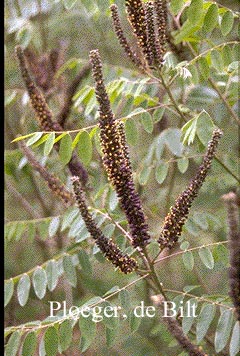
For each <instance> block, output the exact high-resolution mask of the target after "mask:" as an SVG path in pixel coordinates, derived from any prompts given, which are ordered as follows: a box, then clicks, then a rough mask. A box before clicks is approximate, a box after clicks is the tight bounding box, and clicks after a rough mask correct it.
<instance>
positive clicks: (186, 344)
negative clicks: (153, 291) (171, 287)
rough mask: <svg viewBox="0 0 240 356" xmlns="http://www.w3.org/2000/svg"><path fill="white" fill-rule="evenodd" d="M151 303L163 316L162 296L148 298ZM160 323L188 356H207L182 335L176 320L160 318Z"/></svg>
mask: <svg viewBox="0 0 240 356" xmlns="http://www.w3.org/2000/svg"><path fill="white" fill-rule="evenodd" d="M150 298H151V300H152V301H153V303H154V304H155V305H156V306H157V307H158V309H159V310H160V313H161V314H162V315H163V312H164V310H163V301H164V298H163V297H162V295H153V296H151V297H150ZM162 321H163V322H164V324H166V326H167V328H168V330H169V332H170V333H171V334H172V335H173V336H174V338H175V339H176V340H177V341H178V343H179V345H180V346H181V347H182V348H183V349H184V350H186V351H187V352H188V354H189V356H208V354H206V353H205V352H204V351H202V350H201V346H200V347H199V346H196V345H194V344H193V343H192V342H191V340H190V339H189V338H188V337H187V336H186V335H185V334H184V332H183V329H182V328H181V326H180V325H179V323H178V320H177V319H175V318H173V317H167V318H165V317H162Z"/></svg>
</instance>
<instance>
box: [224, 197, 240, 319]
mask: <svg viewBox="0 0 240 356" xmlns="http://www.w3.org/2000/svg"><path fill="white" fill-rule="evenodd" d="M222 198H223V200H224V201H225V203H226V205H227V211H228V228H229V232H228V240H229V251H230V268H229V286H230V292H229V295H230V297H231V298H232V301H233V305H234V307H235V311H236V316H237V320H239V321H240V226H239V208H238V205H237V200H238V198H237V195H236V193H234V192H230V193H228V194H225V195H223V197H222Z"/></svg>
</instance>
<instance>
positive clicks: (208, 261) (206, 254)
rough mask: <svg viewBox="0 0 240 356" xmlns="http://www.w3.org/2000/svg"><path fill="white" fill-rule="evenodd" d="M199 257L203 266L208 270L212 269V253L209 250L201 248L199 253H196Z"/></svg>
mask: <svg viewBox="0 0 240 356" xmlns="http://www.w3.org/2000/svg"><path fill="white" fill-rule="evenodd" d="M198 254H199V257H200V258H201V260H202V262H203V264H204V265H205V266H206V267H207V268H209V269H213V267H214V258H213V255H212V252H211V251H210V249H209V248H208V247H202V248H201V249H200V250H199V251H198Z"/></svg>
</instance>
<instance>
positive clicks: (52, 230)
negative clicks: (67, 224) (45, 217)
mask: <svg viewBox="0 0 240 356" xmlns="http://www.w3.org/2000/svg"><path fill="white" fill-rule="evenodd" d="M59 225H60V217H59V216H55V217H54V218H53V219H52V220H51V222H50V224H49V227H48V234H49V237H53V236H55V235H56V232H57V231H58V228H59Z"/></svg>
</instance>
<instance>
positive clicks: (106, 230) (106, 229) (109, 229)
mask: <svg viewBox="0 0 240 356" xmlns="http://www.w3.org/2000/svg"><path fill="white" fill-rule="evenodd" d="M115 227H116V225H114V224H108V225H106V226H105V227H104V229H103V230H102V232H103V235H104V236H106V237H108V238H111V237H112V235H113V233H114V230H115Z"/></svg>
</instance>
